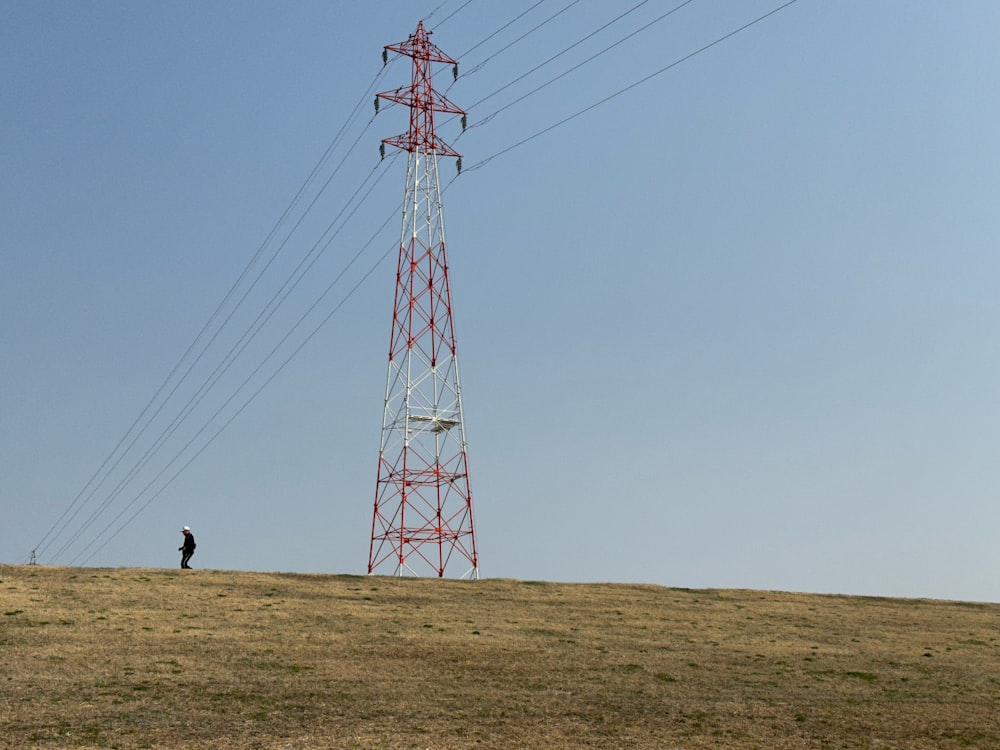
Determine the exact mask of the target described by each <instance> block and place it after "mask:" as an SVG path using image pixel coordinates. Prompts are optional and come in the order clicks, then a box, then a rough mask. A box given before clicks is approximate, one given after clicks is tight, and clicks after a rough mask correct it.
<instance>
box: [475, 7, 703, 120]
mask: <svg viewBox="0 0 1000 750" xmlns="http://www.w3.org/2000/svg"><path fill="white" fill-rule="evenodd" d="M692 2H694V0H684V2H682V3H681V4H680V5H676V6H674V7H673V8H671V9H670V10H668V11H667V12H666V13H664V14H663V15H661V16H659V17H657V18H654V19H653V20H652V21H650V22H649V23H647V24H645V25H643V26H641V27H639V28H638V29H636V30H635V31H633V32H632V33H630V34H626V35H625V36H623V37H622V38H621V39H619V40H617V41H616V42H615V43H614V44H609V45H608V46H607V47H605V48H604V49H602V50H601V51H599V52H595V53H594V54H593V55H591V56H590V57H588V58H586V59H585V60H581V61H580V62H578V63H577V64H576V65H574V66H572V67H571V68H569V69H567V70H564V71H563V72H562V73H560V74H559V75H557V76H556V77H555V78H551V79H549V80H548V81H546V82H545V83H543V84H542V85H541V86H538V87H536V88H534V89H532V90H531V91H529V92H527V93H526V94H522V95H521V96H519V97H517V98H516V99H514V100H513V101H512V102H509V103H508V104H505V105H504V106H503V107H501V108H500V109H498V110H496V111H495V112H493V113H491V114H489V115H486V117H484V118H482V119H481V120H479V121H478V122H475V123H473V124H472V125H471V126H470V127H473V128H475V127H479V126H481V125H484V124H485V123H487V122H489V121H490V120H492V119H493V118H494V117H496V116H497V115H498V114H500V113H501V112H503V111H505V110H507V109H510V108H511V107H513V106H514V105H515V104H520V103H521V102H523V101H524V100H525V99H527V98H528V97H529V96H534V95H535V94H537V93H538V92H539V91H542V90H543V89H546V88H548V87H549V86H551V85H552V84H553V83H555V82H556V81H559V80H561V79H563V78H565V77H566V76H568V75H569V74H570V73H572V72H574V71H576V70H579V69H580V68H582V67H583V66H584V65H587V64H588V63H591V62H593V61H594V60H596V59H597V58H598V57H601V56H602V55H604V54H607V53H608V52H610V51H611V50H613V49H614V48H615V47H617V46H619V45H620V44H623V43H625V42H626V41H628V40H629V39H631V38H632V37H634V36H636V35H637V34H640V33H642V32H643V31H646V30H647V29H651V28H652V27H653V26H655V25H656V24H658V23H660V22H661V21H665V20H666V19H667V18H669V17H670V16H672V15H673V14H674V13H676V12H677V11H679V10H680V9H681V8H683V7H684V6H686V5H690V4H691V3H692ZM567 49H569V48H567ZM560 54H562V53H560ZM556 57H558V55H557V56H556ZM550 59H555V58H554V57H553V58H550ZM546 62H548V61H546ZM544 64H546V63H543V65H544ZM531 72H532V71H529V74H530V73H531ZM508 85H509V84H508ZM504 88H506V87H504ZM501 90H503V89H498V91H496V92H494V93H493V94H490V96H488V97H486V99H489V98H490V97H492V96H494V95H495V94H496V93H498V92H499V91H501ZM486 99H481V100H480V101H479V102H476V104H481V103H482V102H483V101H485V100H486ZM474 106H476V105H473V107H474ZM470 109H471V108H470Z"/></svg>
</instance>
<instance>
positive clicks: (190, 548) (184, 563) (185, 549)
mask: <svg viewBox="0 0 1000 750" xmlns="http://www.w3.org/2000/svg"><path fill="white" fill-rule="evenodd" d="M181 533H182V534H183V535H184V544H182V545H181V546H180V547H178V548H177V551H178V552H180V553H182V554H181V567H182V568H184V569H189V568H190V567H191V566H190V565H188V560H190V559H191V555H193V554H194V548H195V546H196V545H195V543H194V534H192V533H191V529H190V527H188V526H185V527H184V528H183V529H181Z"/></svg>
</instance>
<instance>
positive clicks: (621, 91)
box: [465, 0, 798, 172]
mask: <svg viewBox="0 0 1000 750" xmlns="http://www.w3.org/2000/svg"><path fill="white" fill-rule="evenodd" d="M689 1H690V0H689ZM796 2H798V0H788V2H786V3H785V4H784V5H780V6H778V7H777V8H775V9H774V10H771V11H768V12H767V13H765V14H764V15H762V16H759V17H757V18H755V19H754V20H753V21H750V22H749V23H746V24H744V25H743V26H740V27H739V28H738V29H735V30H733V31H730V32H729V33H728V34H725V35H724V36H721V37H719V38H718V39H716V40H715V41H714V42H710V43H709V44H706V45H705V46H704V47H701V48H699V49H697V50H695V51H694V52H691V53H690V54H687V55H684V57H681V58H679V59H677V60H674V61H673V62H672V63H670V64H669V65H665V66H664V67H662V68H660V69H659V70H657V71H655V72H653V73H650V74H649V75H647V76H644V77H643V78H640V79H639V80H638V81H635V82H634V83H631V84H629V85H628V86H625V87H624V88H621V89H618V90H617V91H615V92H614V93H613V94H610V95H608V96H606V97H604V98H603V99H601V100H599V101H596V102H594V103H593V104H591V105H590V106H588V107H584V108H583V109H581V110H580V111H578V112H576V113H574V114H572V115H570V116H569V117H564V118H563V119H562V120H559V121H558V122H556V123H553V124H552V125H549V126H548V127H546V128H543V129H542V130H539V131H538V132H537V133H534V134H532V135H529V136H528V137H527V138H523V139H521V140H520V141H517V142H516V143H514V144H512V145H510V146H507V147H506V148H504V149H501V150H500V151H497V152H496V153H495V154H493V155H492V156H488V157H487V158H485V159H483V160H482V161H479V162H477V163H476V164H473V165H472V166H471V167H468V168H467V169H466V170H465V171H466V172H471V171H473V170H476V169H482V168H483V167H484V166H486V165H487V164H488V163H489V162H491V161H493V160H494V159H496V158H497V157H498V156H502V155H503V154H506V153H508V152H510V151H513V150H514V149H516V148H520V147H521V146H523V145H525V144H526V143H528V142H530V141H533V140H535V139H536V138H538V137H539V136H542V135H545V134H546V133H548V132H550V131H552V130H555V129H556V128H558V127H560V126H562V125H565V124H566V123H568V122H570V121H571V120H575V119H576V118H577V117H580V116H581V115H583V114H586V113H587V112H589V111H591V110H592V109H596V108H597V107H600V106H601V105H602V104H606V103H607V102H609V101H611V100H612V99H614V98H616V97H618V96H621V95H622V94H624V93H625V92H627V91H631V90H632V89H634V88H636V87H637V86H641V85H642V84H644V83H646V82H647V81H650V80H652V79H653V78H656V77H657V76H659V75H662V74H663V73H666V72H667V71H668V70H670V69H671V68H675V67H677V66H678V65H680V64H681V63H683V62H686V61H688V60H690V59H691V58H692V57H695V56H697V55H700V54H701V53H702V52H705V51H707V50H709V49H711V48H712V47H715V46H716V45H717V44H720V43H722V42H724V41H726V40H727V39H730V38H731V37H734V36H736V35H737V34H739V33H740V32H742V31H746V30H747V29H749V28H750V27H751V26H754V25H756V24H758V23H760V22H761V21H763V20H765V19H767V18H769V17H771V16H773V15H774V14H775V13H778V12H780V11H782V10H784V9H785V8H787V7H788V6H790V5H793V4H795V3H796ZM546 85H547V84H546ZM536 90H537V89H536ZM531 93H534V92H531ZM521 99H524V97H521ZM521 99H518V100H516V101H520V100H521ZM512 104H513V103H512ZM509 106H511V105H508V107H509ZM506 108H507V107H504V108H503V109H506ZM500 111H502V110H497V112H500ZM496 114H497V113H496V112H495V113H493V115H490V116H489V117H487V118H486V120H483V121H480V123H477V124H482V123H483V122H485V121H488V120H489V119H491V118H492V117H494V116H495V115H496ZM470 127H471V126H470Z"/></svg>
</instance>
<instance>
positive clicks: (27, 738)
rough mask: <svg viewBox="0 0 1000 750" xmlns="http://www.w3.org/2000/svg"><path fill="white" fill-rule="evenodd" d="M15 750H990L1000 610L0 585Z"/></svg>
mask: <svg viewBox="0 0 1000 750" xmlns="http://www.w3.org/2000/svg"><path fill="white" fill-rule="evenodd" d="M0 610H2V611H0V664H2V666H3V671H2V672H0V721H2V728H0V746H2V747H4V748H18V750H20V749H21V748H123V749H124V748H128V749H132V748H195V747H198V748H221V749H226V748H263V749H267V750H300V749H303V750H304V749H305V748H407V749H410V748H421V749H423V748H433V749H435V750H440V749H444V748H472V747H478V748H504V749H507V748H571V747H572V748H578V747H600V748H619V747H627V748H671V747H677V748H860V747H864V748H960V747H982V748H986V747H1000V719H998V717H997V713H998V712H997V709H998V707H1000V640H998V638H1000V605H992V604H990V605H987V604H967V603H961V602H940V601H926V600H900V599H873V598H857V597H854V598H852V597H836V596H815V595H804V594H784V593H773V592H759V591H728V590H706V591H687V590H678V589H666V588H659V587H655V586H631V585H596V584H595V585H589V584H588V585H583V584H554V583H534V582H519V581H510V580H485V581H479V582H458V581H437V580H418V579H406V580H399V579H392V578H360V577H352V576H304V575H282V574H265V573H236V572H219V571H204V570H194V571H180V570H176V571H165V570H144V569H115V570H100V569H70V568H45V567H10V566H0Z"/></svg>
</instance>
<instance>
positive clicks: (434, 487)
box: [368, 22, 479, 578]
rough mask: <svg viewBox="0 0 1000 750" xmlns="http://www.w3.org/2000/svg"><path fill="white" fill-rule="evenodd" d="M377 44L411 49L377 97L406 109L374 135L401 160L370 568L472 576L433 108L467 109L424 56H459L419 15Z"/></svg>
mask: <svg viewBox="0 0 1000 750" xmlns="http://www.w3.org/2000/svg"><path fill="white" fill-rule="evenodd" d="M385 49H386V50H387V51H391V52H398V53H399V54H401V55H405V56H406V57H410V58H412V60H413V80H412V83H411V85H410V86H404V87H402V88H399V89H396V90H395V91H385V92H382V93H380V94H378V95H377V96H378V98H380V99H385V100H387V101H391V102H396V103H397V104H404V105H406V106H407V107H409V109H410V129H409V131H408V132H407V133H405V134H403V135H397V136H395V137H393V138H386V139H385V140H383V141H382V143H383V149H384V147H385V145H389V146H395V147H396V148H400V149H402V150H404V151H407V152H409V158H408V161H407V167H406V191H405V197H404V200H403V228H402V233H401V236H400V241H399V265H398V268H397V270H396V302H395V306H394V308H393V315H392V335H391V336H390V338H389V372H388V376H387V378H386V389H385V411H384V415H383V417H382V441H381V446H380V449H379V458H378V482H377V484H376V486H375V514H374V518H373V520H372V539H371V547H370V550H369V556H368V573H369V574H373V573H376V572H378V571H379V570H386V571H387V572H388V571H389V570H391V572H392V574H394V575H400V576H402V575H427V574H429V573H433V575H435V576H438V577H443V576H444V573H445V568H446V567H447V566H448V564H449V563H456V564H459V565H461V566H462V567H463V568H464V570H463V571H462V573H461V576H460V577H462V578H479V558H478V555H477V553H476V537H475V533H474V529H473V523H472V489H471V484H470V482H469V465H468V458H467V455H466V444H465V429H464V426H463V420H462V395H461V388H460V386H459V379H458V350H457V347H456V344H455V329H454V326H453V323H452V307H451V288H450V285H449V281H448V262H447V258H446V256H445V242H444V220H443V215H442V210H441V184H440V181H439V180H438V156H455V157H457V156H459V155H458V153H456V152H455V151H454V150H453V149H452V148H451V147H450V146H448V145H447V144H446V143H445V142H444V141H442V140H441V139H440V138H438V136H437V135H436V134H435V132H434V113H435V112H447V113H453V114H456V115H463V116H464V114H465V113H464V112H463V111H462V110H461V109H459V108H458V107H456V106H455V105H454V104H452V103H451V102H449V101H448V100H447V99H446V98H445V97H444V96H442V95H441V94H439V93H438V92H436V91H435V90H434V88H433V87H432V85H431V64H432V63H447V64H449V65H453V66H457V65H458V63H457V62H456V61H455V60H452V59H451V58H450V57H448V56H447V55H446V54H444V53H443V52H442V51H441V50H440V49H438V48H437V47H436V46H435V45H434V44H433V43H431V41H430V38H429V34H428V32H427V31H426V30H425V29H424V25H423V23H422V22H421V23H420V24H418V25H417V30H416V32H415V33H414V34H412V35H411V36H410V38H409V39H408V40H406V41H405V42H401V43H399V44H390V45H387V46H386V48H385ZM455 70H456V74H457V67H456V68H455ZM377 101H378V100H377V99H376V102H377Z"/></svg>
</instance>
